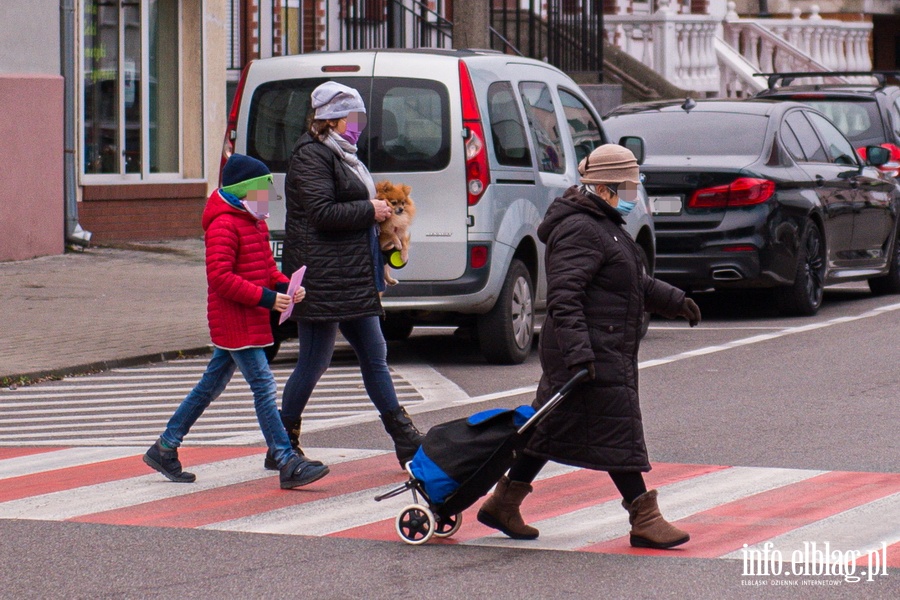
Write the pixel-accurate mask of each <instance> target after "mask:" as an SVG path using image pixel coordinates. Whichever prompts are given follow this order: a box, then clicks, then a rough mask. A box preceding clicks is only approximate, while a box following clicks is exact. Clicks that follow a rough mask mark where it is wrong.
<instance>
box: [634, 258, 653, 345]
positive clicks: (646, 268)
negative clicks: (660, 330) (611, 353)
mask: <svg viewBox="0 0 900 600" xmlns="http://www.w3.org/2000/svg"><path fill="white" fill-rule="evenodd" d="M638 254H640V256H641V262H642V263H644V272H645V273H647V274H648V275H650V276H651V277H653V270H652V269H651V268H650V259H649V258H648V257H647V251H646V250H644V248H643V246H638ZM649 329H650V313H648V312H644V320H643V321H642V322H641V338H643V337H644V336H645V335H647V330H649Z"/></svg>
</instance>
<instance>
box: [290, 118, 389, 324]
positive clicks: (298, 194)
mask: <svg viewBox="0 0 900 600" xmlns="http://www.w3.org/2000/svg"><path fill="white" fill-rule="evenodd" d="M284 189H285V196H286V200H285V202H286V205H287V222H286V224H285V241H284V250H283V254H282V264H283V270H284V272H285V273H286V274H288V275H290V274H292V273H293V272H294V271H296V270H297V269H298V268H299V267H300V266H301V265H306V274H305V275H304V276H303V287H305V288H306V298H305V299H304V300H303V302H301V303H299V304H297V305H296V306H295V307H294V310H293V312H292V314H291V319H293V320H306V321H345V320H350V319H355V318H359V317H367V316H372V315H381V314H383V312H384V311H383V310H382V308H381V300H380V299H379V297H378V291H377V290H376V289H375V276H374V269H375V267H374V264H373V258H372V247H371V243H372V238H371V237H370V236H372V235H373V234H374V232H373V226H374V225H375V209H374V208H373V207H372V203H371V202H369V192H368V191H367V189H366V186H365V185H364V184H363V182H362V181H360V179H359V177H357V176H356V174H355V173H354V172H353V171H352V170H351V169H350V168H349V167H348V166H347V165H346V164H345V163H344V162H343V161H342V160H341V159H340V158H339V157H338V156H337V155H336V154H335V153H334V152H333V151H332V150H331V149H330V148H329V147H328V146H326V145H324V144H322V143H321V142H319V141H317V140H314V139H313V138H312V136H311V135H310V134H309V133H304V134H303V135H302V136H300V139H299V140H297V145H296V146H295V147H294V151H293V154H292V155H291V162H290V165H289V166H288V172H287V175H286V179H285V184H284Z"/></svg>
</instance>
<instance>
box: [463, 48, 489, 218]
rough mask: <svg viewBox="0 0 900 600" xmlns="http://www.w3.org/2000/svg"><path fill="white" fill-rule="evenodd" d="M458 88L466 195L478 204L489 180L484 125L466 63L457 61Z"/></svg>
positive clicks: (473, 203)
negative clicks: (460, 101) (463, 145)
mask: <svg viewBox="0 0 900 600" xmlns="http://www.w3.org/2000/svg"><path fill="white" fill-rule="evenodd" d="M459 89H460V95H461V96H462V117H463V131H464V133H465V151H466V195H467V197H468V203H469V206H474V205H475V204H478V201H479V200H481V197H482V196H483V195H484V192H485V190H486V189H487V186H488V184H489V183H490V181H491V177H490V172H489V170H488V161H487V149H486V148H485V146H484V127H482V125H481V113H480V112H479V111H478V102H477V101H476V99H475V88H474V87H473V86H472V78H471V77H470V76H469V69H468V68H467V67H466V63H464V62H463V61H459Z"/></svg>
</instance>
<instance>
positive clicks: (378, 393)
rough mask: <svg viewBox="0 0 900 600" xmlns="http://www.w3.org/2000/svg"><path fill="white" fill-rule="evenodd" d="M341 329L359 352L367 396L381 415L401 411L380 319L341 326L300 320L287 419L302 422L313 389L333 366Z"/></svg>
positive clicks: (284, 407)
mask: <svg viewBox="0 0 900 600" xmlns="http://www.w3.org/2000/svg"><path fill="white" fill-rule="evenodd" d="M339 329H340V332H341V334H342V335H343V336H344V338H346V340H347V341H348V342H349V343H350V345H351V346H352V347H353V351H354V352H356V357H357V358H358V359H359V366H360V369H361V370H362V377H363V383H364V384H365V386H366V393H368V394H369V399H370V400H371V401H372V404H374V405H375V408H377V409H378V412H379V413H381V414H384V413H386V412H390V411H392V410H395V409H397V408H399V406H400V403H399V402H398V401H397V392H396V391H395V390H394V382H393V380H392V379H391V373H390V371H389V370H388V366H387V343H385V341H384V335H382V333H381V323H380V320H379V317H377V316H372V317H362V318H360V319H353V320H351V321H343V322H341V323H311V322H307V321H300V322H298V323H297V336H298V338H299V339H298V343H299V345H300V356H299V358H298V359H297V366H296V367H294V372H293V373H291V376H290V377H289V378H288V380H287V384H286V385H285V386H284V395H283V396H282V398H281V414H282V415H284V417H285V418H286V419H299V418H300V415H301V414H302V413H303V409H304V408H306V403H307V402H309V397H310V396H311V395H312V392H313V389H314V388H315V387H316V384H317V383H318V382H319V379H320V378H321V377H322V375H323V374H324V373H325V371H326V369H328V365H329V364H331V356H332V354H334V340H335V338H336V337H337V332H338V330H339Z"/></svg>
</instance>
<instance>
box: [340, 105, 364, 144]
mask: <svg viewBox="0 0 900 600" xmlns="http://www.w3.org/2000/svg"><path fill="white" fill-rule="evenodd" d="M366 123H368V119H367V118H366V113H362V112H352V113H350V114H349V115H347V130H346V131H344V133H342V134H340V136H341V137H342V138H344V139H345V140H347V141H348V142H350V143H351V144H353V145H354V146H355V145H356V142H358V141H359V136H360V135H362V132H363V130H364V129H365V128H366Z"/></svg>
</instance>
